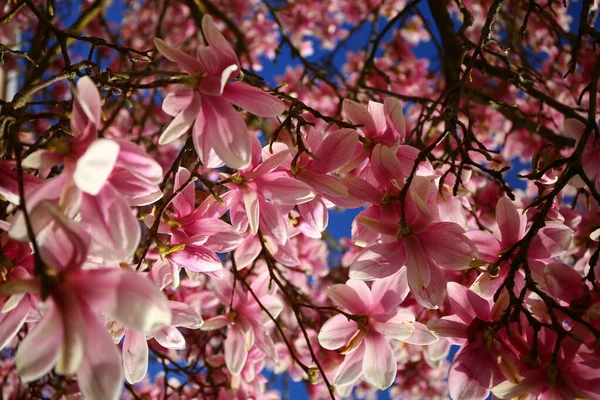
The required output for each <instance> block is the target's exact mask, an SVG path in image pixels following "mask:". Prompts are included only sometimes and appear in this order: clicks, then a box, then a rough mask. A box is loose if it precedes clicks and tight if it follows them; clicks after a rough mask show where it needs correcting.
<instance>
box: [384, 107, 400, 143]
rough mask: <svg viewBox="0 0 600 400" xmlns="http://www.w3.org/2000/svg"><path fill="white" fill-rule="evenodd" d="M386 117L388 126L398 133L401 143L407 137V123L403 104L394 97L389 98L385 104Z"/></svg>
mask: <svg viewBox="0 0 600 400" xmlns="http://www.w3.org/2000/svg"><path fill="white" fill-rule="evenodd" d="M383 108H384V111H385V117H386V120H387V123H388V125H389V126H390V127H391V128H392V129H393V130H394V131H395V132H396V133H397V135H398V139H400V141H401V142H403V141H404V138H405V137H406V122H405V121H404V114H403V113H402V103H400V100H398V99H396V98H394V97H388V98H386V99H385V100H384V102H383Z"/></svg>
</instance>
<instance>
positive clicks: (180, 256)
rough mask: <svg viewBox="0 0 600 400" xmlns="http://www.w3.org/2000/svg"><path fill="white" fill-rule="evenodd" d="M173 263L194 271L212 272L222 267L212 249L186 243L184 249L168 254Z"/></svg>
mask: <svg viewBox="0 0 600 400" xmlns="http://www.w3.org/2000/svg"><path fill="white" fill-rule="evenodd" d="M168 257H169V259H170V260H171V261H173V262H174V263H175V264H177V265H179V266H181V267H183V268H185V269H188V270H191V271H196V272H204V273H207V272H213V271H219V270H221V269H223V264H222V263H221V260H220V259H219V257H218V256H217V254H216V253H215V252H214V251H211V250H208V249H205V248H204V247H202V246H193V245H186V246H185V249H183V250H180V251H176V252H174V253H171V254H169V256H168Z"/></svg>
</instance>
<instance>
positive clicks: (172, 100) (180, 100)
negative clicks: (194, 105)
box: [162, 86, 194, 117]
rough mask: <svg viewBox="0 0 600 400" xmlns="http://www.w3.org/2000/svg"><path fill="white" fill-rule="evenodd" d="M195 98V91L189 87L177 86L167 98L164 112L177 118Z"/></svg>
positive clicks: (164, 101)
mask: <svg viewBox="0 0 600 400" xmlns="http://www.w3.org/2000/svg"><path fill="white" fill-rule="evenodd" d="M193 97H194V89H192V88H189V87H187V86H177V87H176V88H175V89H174V90H173V91H172V92H169V93H168V94H167V95H166V96H165V99H164V100H163V103H162V110H163V111H164V112H165V114H167V115H170V116H171V117H175V116H177V114H179V113H180V112H181V111H183V110H184V109H185V108H186V107H187V106H188V105H189V104H190V103H191V102H192V98H193Z"/></svg>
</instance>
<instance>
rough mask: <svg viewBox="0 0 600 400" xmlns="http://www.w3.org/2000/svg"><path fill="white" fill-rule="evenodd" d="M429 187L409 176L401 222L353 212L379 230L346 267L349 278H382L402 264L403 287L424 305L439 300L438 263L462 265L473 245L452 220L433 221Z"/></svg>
mask: <svg viewBox="0 0 600 400" xmlns="http://www.w3.org/2000/svg"><path fill="white" fill-rule="evenodd" d="M432 190H435V187H434V186H433V185H431V183H430V180H429V178H425V177H415V179H414V180H413V182H412V184H411V187H410V189H409V192H408V196H407V197H406V202H405V204H404V211H405V219H406V222H405V223H406V225H402V222H401V224H397V223H395V221H389V220H384V216H383V215H377V216H374V217H372V216H365V215H363V216H359V217H358V220H359V221H360V222H361V223H363V224H364V225H365V226H366V227H367V228H369V229H371V230H373V231H375V232H377V233H380V234H381V243H376V244H373V245H371V246H369V247H367V248H366V249H365V250H364V251H363V252H362V253H361V254H359V255H358V256H357V257H356V258H355V259H354V262H353V263H352V265H351V266H350V278H353V279H362V280H370V279H383V278H387V277H388V276H390V275H392V274H394V273H396V272H397V271H398V270H399V269H400V268H401V267H402V266H403V265H406V267H407V270H406V276H407V279H408V286H409V287H410V289H411V292H412V293H413V295H414V296H415V298H416V299H417V301H418V302H419V303H420V304H422V305H423V306H424V307H428V308H434V307H437V306H439V305H441V303H442V301H443V299H444V292H445V285H446V278H445V276H444V273H443V271H442V269H441V267H440V266H443V267H446V268H451V269H456V270H461V269H464V268H468V264H469V262H470V261H471V260H472V258H473V256H474V254H475V246H474V245H473V244H472V243H471V241H470V240H469V239H468V238H467V237H466V236H465V234H464V230H463V229H462V228H461V227H460V226H459V225H457V224H454V223H452V222H436V219H437V216H436V214H437V208H436V205H435V203H434V202H433V199H434V196H435V195H434V194H433V193H434V192H433V191H432Z"/></svg>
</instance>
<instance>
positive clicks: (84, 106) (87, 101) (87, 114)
mask: <svg viewBox="0 0 600 400" xmlns="http://www.w3.org/2000/svg"><path fill="white" fill-rule="evenodd" d="M73 100H74V101H73V113H72V115H71V128H72V129H73V131H74V132H75V134H76V135H77V134H79V135H80V134H82V133H83V132H84V130H85V129H86V126H87V125H88V121H90V122H91V123H92V125H93V126H94V127H96V128H97V127H98V126H99V125H100V114H101V112H102V110H101V108H102V105H101V100H100V93H98V89H97V88H96V84H95V83H94V81H92V79H91V78H90V77H89V76H84V77H82V78H80V79H79V80H78V81H77V90H76V91H75V92H74V93H73ZM94 133H95V132H94Z"/></svg>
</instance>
